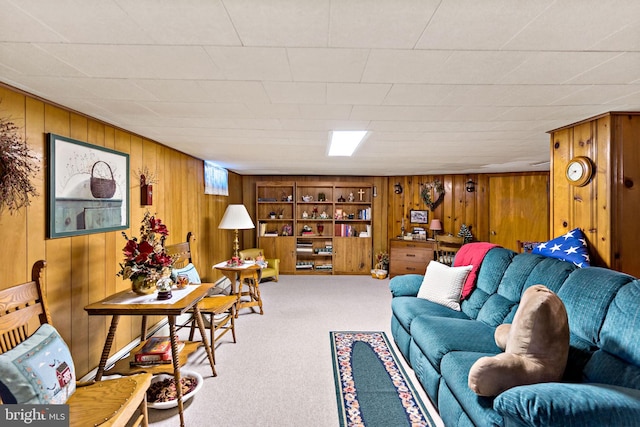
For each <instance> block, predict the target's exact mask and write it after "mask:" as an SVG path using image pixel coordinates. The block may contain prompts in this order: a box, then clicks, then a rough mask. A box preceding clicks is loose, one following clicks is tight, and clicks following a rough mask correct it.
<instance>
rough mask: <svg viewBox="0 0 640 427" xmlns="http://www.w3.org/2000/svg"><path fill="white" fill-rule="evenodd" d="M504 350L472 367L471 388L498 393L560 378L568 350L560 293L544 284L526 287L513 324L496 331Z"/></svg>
mask: <svg viewBox="0 0 640 427" xmlns="http://www.w3.org/2000/svg"><path fill="white" fill-rule="evenodd" d="M495 340H496V344H497V345H498V347H500V348H502V349H504V351H505V352H504V353H501V354H498V355H496V356H493V357H481V358H480V359H478V360H477V361H476V363H474V364H473V366H472V367H471V370H470V371H469V388H471V390H473V391H474V392H475V393H476V394H478V395H480V396H497V395H498V394H500V393H502V392H503V391H505V390H507V389H510V388H511V387H516V386H519V385H525V384H535V383H541V382H552V381H560V380H561V379H562V375H563V373H564V369H565V366H566V364H567V356H568V354H569V324H568V319H567V311H566V310H565V307H564V304H563V303H562V301H561V300H560V298H558V296H557V295H556V294H555V293H553V292H552V291H550V290H549V289H547V288H546V287H545V286H542V285H535V286H532V287H530V288H529V289H527V290H526V291H525V292H524V294H523V295H522V300H521V301H520V306H519V307H518V310H517V311H516V315H515V316H514V318H513V323H512V324H511V325H508V324H503V325H500V326H499V327H498V328H497V329H496V332H495Z"/></svg>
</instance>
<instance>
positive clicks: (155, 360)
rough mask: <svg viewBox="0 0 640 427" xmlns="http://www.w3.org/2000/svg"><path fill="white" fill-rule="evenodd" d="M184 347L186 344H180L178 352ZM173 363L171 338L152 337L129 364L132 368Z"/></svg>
mask: <svg viewBox="0 0 640 427" xmlns="http://www.w3.org/2000/svg"><path fill="white" fill-rule="evenodd" d="M183 347H184V342H182V341H180V342H178V352H180V350H182V348H183ZM172 362H173V358H172V356H171V338H169V337H151V338H149V339H148V340H147V341H146V342H145V344H144V345H143V346H142V348H141V349H140V351H138V352H137V353H136V354H135V355H134V358H133V360H132V361H131V362H130V363H129V364H130V365H131V366H132V367H136V366H150V365H164V364H169V363H172Z"/></svg>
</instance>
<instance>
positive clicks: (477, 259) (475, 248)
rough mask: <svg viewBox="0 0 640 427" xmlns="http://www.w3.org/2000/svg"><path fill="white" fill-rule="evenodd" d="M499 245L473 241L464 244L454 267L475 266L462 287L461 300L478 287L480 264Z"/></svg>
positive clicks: (457, 255) (454, 262)
mask: <svg viewBox="0 0 640 427" xmlns="http://www.w3.org/2000/svg"><path fill="white" fill-rule="evenodd" d="M495 247H498V245H496V244H495V243H489V242H473V243H467V244H466V245H462V247H461V248H460V250H458V253H457V254H456V258H455V259H454V261H453V266H454V267H461V266H464V265H472V266H473V268H472V269H471V271H470V272H469V275H468V276H467V279H466V281H465V282H464V287H463V288H462V295H461V298H460V299H461V300H463V299H465V298H466V297H467V296H468V295H469V294H470V293H471V291H473V288H475V287H476V279H477V278H478V268H480V264H482V260H483V259H484V256H485V255H486V254H487V252H489V251H490V250H491V249H493V248H495Z"/></svg>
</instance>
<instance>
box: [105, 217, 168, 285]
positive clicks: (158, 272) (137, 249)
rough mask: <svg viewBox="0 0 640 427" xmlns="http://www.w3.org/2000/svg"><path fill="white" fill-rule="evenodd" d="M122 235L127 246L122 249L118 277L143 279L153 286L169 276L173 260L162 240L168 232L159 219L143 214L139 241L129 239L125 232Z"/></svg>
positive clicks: (134, 238)
mask: <svg viewBox="0 0 640 427" xmlns="http://www.w3.org/2000/svg"><path fill="white" fill-rule="evenodd" d="M122 235H123V236H124V238H125V239H126V240H127V244H126V245H125V247H124V248H123V249H122V253H123V254H124V263H121V264H120V271H119V272H118V273H117V275H118V276H122V277H123V278H124V279H131V280H132V281H135V280H136V279H145V280H148V281H153V282H154V284H155V282H156V281H157V280H159V279H160V278H162V277H167V276H168V275H169V274H171V266H172V265H173V262H174V259H173V258H172V257H171V256H169V255H168V254H167V251H166V249H165V247H164V240H165V238H166V237H167V236H168V235H169V230H167V227H166V226H165V225H164V224H163V223H162V221H161V220H160V219H159V218H156V217H155V216H153V215H151V213H149V211H147V212H145V214H144V218H142V224H141V225H140V240H138V238H136V237H132V238H129V237H128V236H127V234H126V233H125V232H122Z"/></svg>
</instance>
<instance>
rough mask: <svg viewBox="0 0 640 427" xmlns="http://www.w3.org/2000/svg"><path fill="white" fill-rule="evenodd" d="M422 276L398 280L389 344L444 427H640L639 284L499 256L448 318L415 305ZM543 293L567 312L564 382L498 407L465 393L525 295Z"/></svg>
mask: <svg viewBox="0 0 640 427" xmlns="http://www.w3.org/2000/svg"><path fill="white" fill-rule="evenodd" d="M422 279H423V276H420V275H404V276H396V277H394V278H393V279H392V280H391V281H390V283H389V286H390V289H391V293H392V295H393V298H392V302H391V306H392V311H393V315H392V319H391V330H392V334H393V337H394V339H395V342H396V344H397V346H398V348H399V349H400V352H401V353H402V354H403V355H404V357H405V359H406V360H407V361H408V363H409V364H410V365H411V367H412V368H413V370H414V371H415V373H416V376H417V378H418V379H419V381H420V383H421V384H422V386H423V388H424V389H425V391H426V393H427V394H428V395H429V397H430V398H431V400H432V401H433V403H434V404H435V405H436V407H437V408H438V411H439V412H440V416H441V417H442V419H443V421H444V423H445V425H447V426H482V427H484V426H521V425H524V426H640V280H638V279H635V278H634V277H631V276H629V275H626V274H623V273H619V272H615V271H612V270H608V269H604V268H597V267H590V268H584V269H581V268H577V267H575V266H574V265H573V264H571V263H568V262H565V261H560V260H556V259H552V258H545V257H542V256H540V255H533V254H530V253H523V254H517V253H515V252H513V251H511V250H508V249H504V248H500V247H496V248H494V249H491V250H490V251H489V252H488V253H487V254H486V256H485V257H484V260H483V261H482V264H481V266H480V269H479V271H478V277H477V282H476V288H475V289H474V290H473V292H472V293H471V294H470V295H469V296H468V298H466V299H465V300H464V301H463V302H462V304H461V309H462V311H454V310H452V309H449V308H447V307H444V306H441V305H438V304H435V303H433V302H430V301H427V300H425V299H420V298H417V297H416V295H417V294H418V290H419V288H420V285H421V283H422ZM536 284H543V285H545V286H546V287H548V288H549V289H551V290H552V291H554V292H555V293H557V294H558V296H559V297H560V299H561V300H562V301H563V303H564V304H565V307H566V309H567V314H568V318H569V328H570V350H569V357H568V362H567V368H566V370H565V375H564V379H563V381H562V382H559V383H542V384H533V385H525V386H518V387H514V388H511V389H509V390H507V391H505V392H503V393H501V394H499V395H498V396H497V397H495V398H489V397H481V396H478V395H476V394H475V393H474V392H473V391H472V390H471V389H470V388H469V386H468V374H469V370H470V368H471V366H472V365H473V363H474V362H475V361H476V360H478V358H480V357H482V356H492V355H495V354H498V353H500V352H501V350H500V349H499V348H498V347H497V345H496V344H495V342H494V331H495V328H496V327H497V326H498V325H500V324H502V323H511V321H512V320H513V317H514V315H515V312H516V309H517V308H518V303H519V300H520V297H521V295H522V294H523V292H524V290H525V289H527V288H528V287H530V286H532V285H536Z"/></svg>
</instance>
